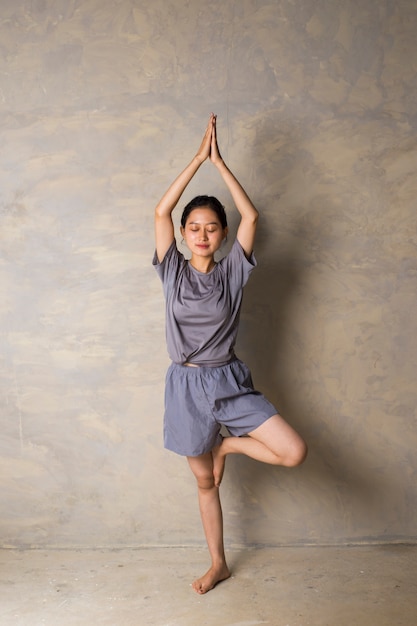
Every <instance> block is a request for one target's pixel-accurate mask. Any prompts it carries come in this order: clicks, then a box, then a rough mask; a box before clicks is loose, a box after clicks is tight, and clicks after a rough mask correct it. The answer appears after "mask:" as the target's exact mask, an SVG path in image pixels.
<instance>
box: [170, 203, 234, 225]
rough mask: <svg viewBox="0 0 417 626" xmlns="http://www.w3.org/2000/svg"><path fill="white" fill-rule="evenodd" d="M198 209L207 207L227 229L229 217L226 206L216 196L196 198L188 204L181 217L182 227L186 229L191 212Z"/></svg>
mask: <svg viewBox="0 0 417 626" xmlns="http://www.w3.org/2000/svg"><path fill="white" fill-rule="evenodd" d="M198 207H207V208H208V209H211V210H212V211H214V212H215V213H216V215H217V217H218V218H219V220H220V224H221V226H222V228H227V217H226V211H225V210H224V206H223V205H222V203H221V202H220V201H219V200H217V198H215V197H214V196H196V197H195V198H193V199H192V200H191V201H190V202H189V203H188V204H187V206H186V207H185V208H184V210H183V212H182V216H181V226H182V227H183V228H185V224H186V222H187V219H188V216H189V215H190V213H191V211H192V210H193V209H197V208H198Z"/></svg>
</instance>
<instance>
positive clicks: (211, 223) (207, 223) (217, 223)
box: [188, 222, 220, 226]
mask: <svg viewBox="0 0 417 626" xmlns="http://www.w3.org/2000/svg"><path fill="white" fill-rule="evenodd" d="M188 223H189V224H198V225H199V224H205V225H206V226H212V225H213V224H216V226H218V225H219V224H220V222H188Z"/></svg>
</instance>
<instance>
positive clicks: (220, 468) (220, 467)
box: [211, 439, 226, 487]
mask: <svg viewBox="0 0 417 626" xmlns="http://www.w3.org/2000/svg"><path fill="white" fill-rule="evenodd" d="M223 446H224V439H222V442H221V444H220V445H219V446H216V447H215V448H213V450H212V451H211V453H212V455H213V476H214V484H215V485H216V487H220V483H221V482H222V478H223V472H224V465H225V463H226V454H225V453H224V447H223Z"/></svg>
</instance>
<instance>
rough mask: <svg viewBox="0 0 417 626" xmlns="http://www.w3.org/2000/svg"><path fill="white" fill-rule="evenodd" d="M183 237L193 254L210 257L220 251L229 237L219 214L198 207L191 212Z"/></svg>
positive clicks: (206, 208) (183, 230)
mask: <svg viewBox="0 0 417 626" xmlns="http://www.w3.org/2000/svg"><path fill="white" fill-rule="evenodd" d="M181 235H182V236H183V238H184V241H185V243H186V244H187V246H188V247H189V249H190V250H191V252H192V253H193V254H195V255H198V256H204V257H209V256H213V254H214V253H215V252H216V250H218V249H219V248H220V246H221V244H222V241H223V239H224V238H225V237H226V235H227V228H223V227H222V225H221V223H220V220H219V218H218V216H217V213H216V212H215V211H213V210H212V209H209V208H208V207H197V208H195V209H193V210H192V211H191V213H190V214H189V216H188V218H187V221H186V223H185V227H184V228H181Z"/></svg>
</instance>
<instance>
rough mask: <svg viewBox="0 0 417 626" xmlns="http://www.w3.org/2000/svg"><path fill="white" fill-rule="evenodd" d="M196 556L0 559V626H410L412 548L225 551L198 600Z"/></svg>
mask: <svg viewBox="0 0 417 626" xmlns="http://www.w3.org/2000/svg"><path fill="white" fill-rule="evenodd" d="M206 559H207V555H206V553H205V551H203V550H197V549H188V548H187V549H185V548H184V549H177V548H167V549H164V548H158V549H145V550H141V549H135V550H109V551H106V550H94V551H93V550H82V551H64V550H53V551H39V550H33V551H17V550H3V551H0V624H1V626H8V625H9V624H10V625H11V624H13V625H16V626H18V625H25V626H26V625H30V626H38V625H39V626H40V625H45V624H46V625H48V626H67V625H80V626H81V625H82V626H84V625H86V626H90V625H98V624H100V625H101V624H111V625H114V626H130V625H132V626H133V625H135V626H137V625H139V626H148V625H149V626H152V625H154V626H204V625H208V626H211V625H213V626H214V625H216V626H257V625H258V624H269V625H271V626H281V625H282V626H365V625H372V626H415V625H416V624H417V577H416V574H417V546H373V547H369V546H367V547H346V548H329V547H325V548H323V547H321V548H274V549H264V548H263V549H250V550H245V551H243V550H242V551H240V550H234V551H233V550H232V551H229V552H228V559H229V564H230V566H231V568H232V569H233V577H232V578H231V579H230V580H228V581H225V582H223V583H221V584H219V585H218V586H217V587H216V588H215V589H214V590H212V591H210V592H209V593H208V594H206V595H205V596H198V595H197V594H196V593H195V592H194V591H193V590H192V589H191V587H190V585H189V583H190V581H191V580H192V579H193V578H194V577H196V576H198V575H200V574H202V573H204V571H205V569H206V565H207V560H206Z"/></svg>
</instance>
